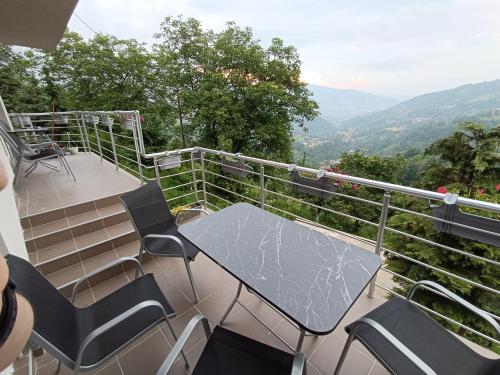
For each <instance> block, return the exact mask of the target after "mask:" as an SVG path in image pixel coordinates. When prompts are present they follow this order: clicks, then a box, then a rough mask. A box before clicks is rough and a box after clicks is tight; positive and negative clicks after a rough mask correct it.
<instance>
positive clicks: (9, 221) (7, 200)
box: [0, 96, 28, 259]
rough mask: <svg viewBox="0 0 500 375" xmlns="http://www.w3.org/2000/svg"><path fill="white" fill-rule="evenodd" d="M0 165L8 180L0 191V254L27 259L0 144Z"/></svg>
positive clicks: (1, 115)
mask: <svg viewBox="0 0 500 375" xmlns="http://www.w3.org/2000/svg"><path fill="white" fill-rule="evenodd" d="M5 118H7V119H8V114H7V110H6V109H5V106H4V104H3V101H2V97H1V96H0V119H1V120H5ZM0 163H2V164H3V166H4V168H5V170H6V171H7V176H8V178H9V183H8V184H7V186H6V187H5V188H4V189H3V190H1V191H0V236H1V240H0V254H1V255H6V254H7V253H11V254H15V255H17V256H19V257H22V258H25V259H28V253H27V251H26V245H25V243H24V237H23V230H22V228H21V222H20V220H19V214H18V212H17V206H16V193H15V192H14V188H13V186H12V181H14V172H13V171H12V168H11V166H10V162H9V156H8V155H7V153H6V149H5V147H4V146H3V144H0Z"/></svg>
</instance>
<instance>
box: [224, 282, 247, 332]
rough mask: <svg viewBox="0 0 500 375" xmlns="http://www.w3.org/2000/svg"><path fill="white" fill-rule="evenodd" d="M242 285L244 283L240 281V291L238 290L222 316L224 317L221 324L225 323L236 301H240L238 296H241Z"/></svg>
mask: <svg viewBox="0 0 500 375" xmlns="http://www.w3.org/2000/svg"><path fill="white" fill-rule="evenodd" d="M242 286H243V284H242V283H241V281H240V283H239V285H238V291H237V292H236V295H235V296H234V299H233V300H232V301H231V303H230V304H229V307H228V308H227V310H226V312H225V313H224V315H223V316H222V319H221V320H220V325H222V324H224V320H226V318H227V316H228V315H229V313H230V312H231V310H232V308H233V307H234V304H235V303H236V301H238V298H239V297H240V293H241V287H242Z"/></svg>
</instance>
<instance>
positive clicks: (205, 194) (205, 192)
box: [201, 151, 208, 210]
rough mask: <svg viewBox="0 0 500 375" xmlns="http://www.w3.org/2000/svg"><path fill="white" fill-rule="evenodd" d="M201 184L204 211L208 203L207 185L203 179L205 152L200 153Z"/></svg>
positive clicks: (204, 178)
mask: <svg viewBox="0 0 500 375" xmlns="http://www.w3.org/2000/svg"><path fill="white" fill-rule="evenodd" d="M201 182H202V188H203V208H204V209H205V210H206V209H207V204H208V201H207V184H206V177H205V151H202V152H201Z"/></svg>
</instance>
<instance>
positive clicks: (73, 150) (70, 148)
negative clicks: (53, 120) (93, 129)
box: [66, 132, 78, 155]
mask: <svg viewBox="0 0 500 375" xmlns="http://www.w3.org/2000/svg"><path fill="white" fill-rule="evenodd" d="M66 138H67V146H66V152H67V153H68V154H70V155H75V154H78V146H77V145H75V143H74V142H73V141H71V137H70V135H69V132H67V133H66Z"/></svg>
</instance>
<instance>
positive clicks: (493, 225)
mask: <svg viewBox="0 0 500 375" xmlns="http://www.w3.org/2000/svg"><path fill="white" fill-rule="evenodd" d="M431 209H432V216H434V217H435V218H438V219H443V220H447V221H452V222H455V223H458V224H462V225H467V226H469V227H472V228H464V227H461V226H457V225H453V224H450V223H443V222H442V221H438V220H434V221H433V226H434V229H436V230H437V231H438V232H442V233H450V234H454V235H455V236H459V237H463V238H468V239H469V240H474V241H478V242H482V243H485V244H488V245H493V246H500V236H495V235H493V234H490V233H483V232H479V231H477V230H475V229H474V228H478V229H483V230H486V231H489V232H493V233H498V234H500V220H495V219H491V218H489V217H483V216H478V215H473V214H468V213H464V212H462V211H460V209H459V207H458V206H457V205H455V204H446V203H444V204H442V205H441V206H431Z"/></svg>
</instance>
